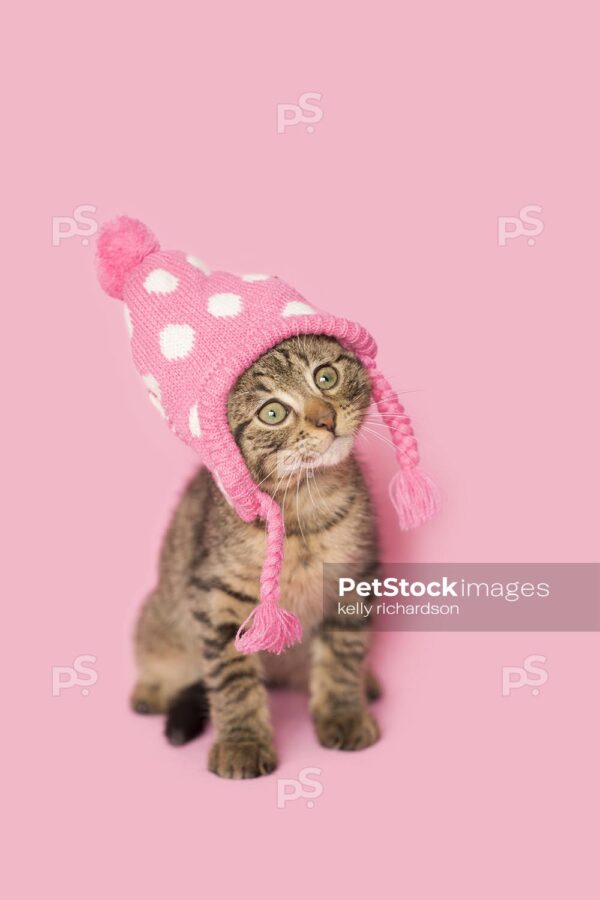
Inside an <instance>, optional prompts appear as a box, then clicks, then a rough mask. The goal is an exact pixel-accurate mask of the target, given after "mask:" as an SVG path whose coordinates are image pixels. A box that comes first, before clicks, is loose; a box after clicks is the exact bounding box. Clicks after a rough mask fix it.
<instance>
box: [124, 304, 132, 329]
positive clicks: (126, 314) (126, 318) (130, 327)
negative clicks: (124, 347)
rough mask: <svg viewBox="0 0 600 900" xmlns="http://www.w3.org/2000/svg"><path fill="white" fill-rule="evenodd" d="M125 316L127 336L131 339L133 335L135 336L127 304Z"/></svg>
mask: <svg viewBox="0 0 600 900" xmlns="http://www.w3.org/2000/svg"><path fill="white" fill-rule="evenodd" d="M123 314H124V316H125V326H126V328H127V334H128V335H129V337H131V335H132V334H133V322H132V321H131V313H130V311H129V307H128V306H127V304H125V307H124V309H123Z"/></svg>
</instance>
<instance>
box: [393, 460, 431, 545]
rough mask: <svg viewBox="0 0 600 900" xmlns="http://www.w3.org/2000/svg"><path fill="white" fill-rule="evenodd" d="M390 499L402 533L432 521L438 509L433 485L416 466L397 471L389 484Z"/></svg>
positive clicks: (427, 476)
mask: <svg viewBox="0 0 600 900" xmlns="http://www.w3.org/2000/svg"><path fill="white" fill-rule="evenodd" d="M390 497H391V498H392V503H393V504H394V507H395V509H396V512H397V513H398V521H399V523H400V528H402V529H403V530H404V531H407V530H408V529H409V528H416V527H417V526H418V525H422V524H423V523H424V522H427V521H428V520H429V519H432V518H433V516H435V514H436V513H437V512H438V510H439V508H440V496H439V493H438V490H437V488H436V486H435V484H434V483H433V481H432V480H431V478H430V477H429V475H427V474H426V473H425V472H423V470H422V469H420V468H419V467H418V466H415V467H411V468H407V469H399V470H398V472H397V473H396V474H395V475H394V477H393V478H392V480H391V482H390Z"/></svg>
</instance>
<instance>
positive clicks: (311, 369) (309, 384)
mask: <svg viewBox="0 0 600 900" xmlns="http://www.w3.org/2000/svg"><path fill="white" fill-rule="evenodd" d="M370 402H371V384H370V380H369V376H368V374H367V372H366V370H365V369H364V367H363V365H362V364H361V363H360V362H359V360H358V359H357V357H356V356H355V355H354V354H353V353H351V352H350V351H349V350H344V349H343V347H341V346H340V344H338V342H337V341H336V340H334V339H333V338H329V337H325V336H323V335H316V336H315V335H301V336H299V337H294V338H290V339H289V340H286V341H282V342H281V343H280V344H277V346H276V347H274V348H273V349H272V350H270V351H269V352H268V353H265V354H264V356H262V357H261V358H260V359H259V360H257V362H256V363H254V365H253V366H251V367H250V368H249V369H248V370H247V371H246V372H245V373H244V374H243V375H242V376H241V377H240V378H239V379H238V381H237V382H236V384H235V385H234V387H233V388H232V390H231V393H230V395H229V400H228V403H227V417H228V421H229V427H230V428H231V432H232V434H233V436H234V438H235V440H236V443H237V444H238V446H239V448H240V450H241V451H242V454H243V456H244V459H245V460H246V464H247V465H248V468H249V469H250V472H251V474H252V476H253V478H254V479H255V481H257V482H258V481H263V479H264V480H265V482H267V483H268V482H270V481H273V482H277V481H279V480H280V479H281V478H282V476H284V475H286V476H292V477H293V476H294V475H295V474H301V473H303V472H305V471H306V469H317V468H320V467H322V466H335V465H337V464H338V463H340V462H341V461H342V460H343V459H345V458H346V457H347V456H348V454H349V453H350V451H351V449H352V445H353V443H354V438H355V435H356V433H357V431H358V428H359V426H360V424H361V422H362V419H363V417H364V415H365V412H366V410H367V408H368V406H369V404H370ZM285 480H286V481H287V480H288V478H287V477H286V479H285Z"/></svg>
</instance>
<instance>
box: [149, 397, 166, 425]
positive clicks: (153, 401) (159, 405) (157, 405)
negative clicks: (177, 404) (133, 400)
mask: <svg viewBox="0 0 600 900" xmlns="http://www.w3.org/2000/svg"><path fill="white" fill-rule="evenodd" d="M148 398H149V400H150V403H151V404H152V406H154V407H155V408H156V409H157V410H158V411H159V413H160V414H161V416H162V417H163V419H166V418H167V414H166V412H165V411H164V409H163V405H162V403H161V402H160V400H159V398H158V397H157V396H156V394H153V393H151V391H148Z"/></svg>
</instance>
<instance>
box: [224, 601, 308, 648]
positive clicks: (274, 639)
mask: <svg viewBox="0 0 600 900" xmlns="http://www.w3.org/2000/svg"><path fill="white" fill-rule="evenodd" d="M248 626H250V627H248ZM246 628H247V629H248V630H247V631H245V630H244V629H246ZM301 640H302V625H301V624H300V622H299V621H298V619H297V618H296V616H295V615H294V614H293V613H291V612H288V610H287V609H282V608H281V607H280V606H279V604H277V603H273V602H265V601H264V600H263V601H262V602H261V603H260V605H259V606H255V607H254V609H253V610H252V612H251V613H250V615H249V616H248V618H247V619H246V621H245V622H244V624H243V625H242V626H241V627H240V630H239V631H238V633H237V637H236V639H235V646H236V649H237V650H239V651H240V653H257V652H258V651H259V650H268V651H269V653H281V652H282V651H283V650H285V649H286V648H287V647H292V646H293V645H294V644H297V643H298V642H299V641H301Z"/></svg>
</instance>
